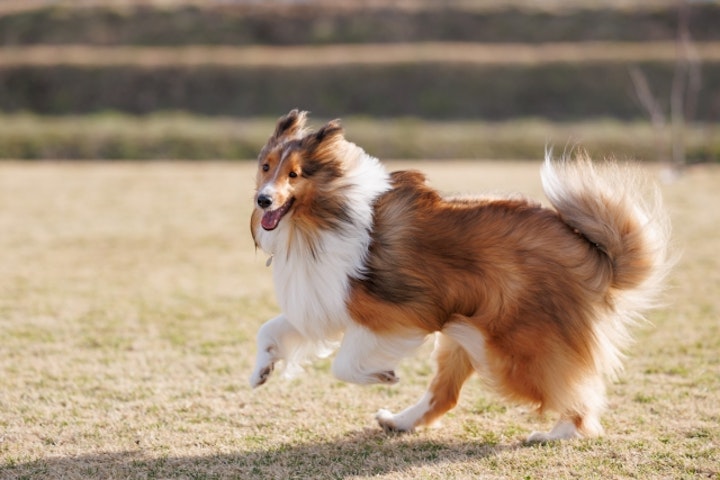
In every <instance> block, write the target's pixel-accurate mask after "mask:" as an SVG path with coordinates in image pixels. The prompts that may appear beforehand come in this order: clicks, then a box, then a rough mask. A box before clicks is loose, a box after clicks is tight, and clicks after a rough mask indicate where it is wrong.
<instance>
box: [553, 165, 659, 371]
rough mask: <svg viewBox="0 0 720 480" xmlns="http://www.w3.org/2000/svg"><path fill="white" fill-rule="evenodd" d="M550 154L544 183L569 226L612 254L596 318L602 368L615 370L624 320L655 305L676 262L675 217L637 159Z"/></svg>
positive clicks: (623, 337)
mask: <svg viewBox="0 0 720 480" xmlns="http://www.w3.org/2000/svg"><path fill="white" fill-rule="evenodd" d="M551 156H552V155H551V153H547V154H546V158H545V164H544V165H543V168H542V172H541V175H542V183H543V189H544V190H545V194H546V195H547V197H548V199H549V200H550V203H551V204H552V205H553V206H554V207H555V209H556V210H557V211H558V213H559V215H560V217H561V218H562V219H563V221H565V222H566V223H567V224H568V225H570V226H571V227H572V228H574V229H576V230H578V231H579V232H580V233H582V234H583V235H584V236H585V237H586V238H587V239H588V240H589V241H591V242H593V243H595V244H596V245H597V246H598V248H599V249H601V250H602V251H603V252H604V253H605V254H606V255H607V256H608V258H609V260H610V262H611V265H612V277H611V279H610V285H609V291H608V294H609V297H608V299H609V300H610V304H611V305H612V307H611V308H612V312H609V313H610V315H608V318H606V319H605V321H601V322H599V324H598V325H596V328H597V329H598V330H597V334H598V337H599V338H598V341H599V343H600V344H601V348H600V351H599V352H598V353H600V356H601V357H603V358H598V360H600V363H601V364H602V365H603V367H601V368H602V370H604V371H605V372H607V373H609V374H610V375H614V374H615V373H616V372H617V371H618V370H619V368H620V358H621V356H622V354H621V353H620V350H621V349H622V348H623V347H624V346H626V345H627V343H628V341H629V339H630V337H629V335H628V332H627V326H628V324H629V323H633V321H637V320H638V319H639V318H642V313H643V311H644V310H646V309H648V308H651V307H654V306H656V304H657V299H658V296H659V293H660V292H661V290H662V287H663V280H664V279H665V277H666V275H667V273H668V271H669V269H670V267H671V266H672V263H673V261H671V260H670V259H669V257H668V253H669V251H668V246H669V241H670V222H669V218H668V216H667V214H666V213H665V210H664V209H663V206H662V198H661V196H660V192H659V189H658V187H657V185H655V184H654V183H652V182H650V181H648V176H647V174H643V172H642V171H641V170H640V169H639V168H638V167H636V166H631V165H618V164H617V163H615V162H610V161H608V162H602V163H593V162H592V161H591V160H590V159H589V158H588V157H587V155H585V154H579V155H577V157H576V158H574V159H561V160H553V159H552V158H551Z"/></svg>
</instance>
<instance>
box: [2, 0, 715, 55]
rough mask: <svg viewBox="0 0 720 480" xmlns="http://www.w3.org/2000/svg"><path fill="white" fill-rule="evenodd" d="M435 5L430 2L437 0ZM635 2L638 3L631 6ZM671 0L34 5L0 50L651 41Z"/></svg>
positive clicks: (704, 8)
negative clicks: (617, 1)
mask: <svg viewBox="0 0 720 480" xmlns="http://www.w3.org/2000/svg"><path fill="white" fill-rule="evenodd" d="M438 3H440V2H438ZM638 3H639V2H638ZM676 24H677V11H676V6H675V5H674V4H673V3H672V2H668V4H667V5H665V6H661V5H653V6H646V7H642V5H641V4H639V5H638V6H637V7H635V8H632V7H628V8H623V9H617V8H616V9H613V8H604V7H603V6H602V5H597V6H596V7H594V8H586V9H583V8H574V9H556V10H541V9H517V8H503V7H502V3H501V2H498V5H497V6H496V7H495V8H484V9H469V8H467V9H463V8H458V7H453V6H452V5H450V4H449V5H444V6H443V4H440V5H438V6H437V7H434V8H430V7H425V8H417V9H413V8H406V9H403V8H392V6H388V7H386V8H372V9H360V8H352V7H348V6H347V5H338V6H336V7H332V6H331V5H330V4H327V3H325V4H322V5H314V4H312V2H310V3H304V4H303V3H299V4H295V5H286V4H283V5H277V4H275V5H262V4H261V3H259V4H253V3H252V2H249V3H241V4H230V3H224V4H223V3H220V2H218V3H211V2H208V6H206V7H203V8H200V7H198V6H185V7H175V8H173V7H164V8H152V7H150V6H136V7H112V6H108V7H104V8H98V7H94V8H68V7H63V6H57V7H48V8H41V9H38V10H30V11H25V12H21V13H15V14H7V15H4V16H0V41H1V42H2V43H3V44H5V45H21V44H38V43H58V44H82V43H92V44H96V45H118V44H131V45H191V44H192V45H201V44H208V45H210V44H212V45H217V44H229V45H250V44H268V45H291V44H293V45H297V44H331V43H363V42H364V43H367V42H397V41H403V42H418V41H470V42H531V43H536V42H551V41H562V42H570V41H586V40H611V41H621V40H625V41H632V40H638V41H656V40H668V39H673V38H675V36H676V30H677V27H676ZM718 25H720V8H718V6H717V4H713V3H711V2H708V3H707V4H694V5H693V6H692V9H691V20H690V27H691V32H692V35H693V38H695V39H696V40H713V39H720V28H718Z"/></svg>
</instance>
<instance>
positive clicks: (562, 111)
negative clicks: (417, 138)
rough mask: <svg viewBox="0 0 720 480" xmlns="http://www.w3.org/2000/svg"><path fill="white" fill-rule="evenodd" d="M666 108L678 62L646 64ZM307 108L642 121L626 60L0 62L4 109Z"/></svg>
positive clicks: (711, 105)
mask: <svg viewBox="0 0 720 480" xmlns="http://www.w3.org/2000/svg"><path fill="white" fill-rule="evenodd" d="M640 67H641V68H642V70H643V71H644V72H645V73H646V75H647V77H648V79H649V83H650V87H651V89H652V90H653V92H654V94H655V95H656V96H657V98H658V100H659V101H660V102H661V105H662V106H663V107H664V108H665V109H666V110H667V107H668V104H669V93H670V91H671V83H672V78H673V75H674V69H675V66H674V65H672V64H657V63H653V64H645V65H640ZM702 81H703V87H702V90H701V91H700V101H699V103H698V106H697V116H696V119H697V120H699V121H717V120H718V119H719V118H720V90H718V89H717V88H714V86H716V85H720V63H712V64H710V63H706V64H704V65H703V68H702ZM291 107H301V108H305V109H308V110H311V111H313V112H314V113H315V114H317V115H319V116H325V117H333V116H340V115H368V116H377V117H398V116H414V117H422V118H426V119H446V120H447V119H455V118H459V119H472V120H492V121H494V120H506V119H511V118H516V117H528V116H531V117H544V118H548V119H552V120H556V121H574V120H581V119H586V118H596V117H612V118H618V119H624V120H633V119H645V113H644V111H643V109H642V108H641V106H640V104H639V102H638V101H637V100H636V95H635V92H634V89H633V86H632V82H631V80H630V75H629V73H628V65H625V64H619V63H613V64H597V65H596V64H583V65H572V64H542V65H537V66H529V67H518V66H502V67H498V66H494V67H492V66H481V65H480V66H479V65H454V64H430V63H420V64H409V65H388V66H351V65H345V66H338V67H315V68H304V67H299V68H282V67H258V68H239V67H237V68H236V67H227V68H225V67H202V68H192V67H185V68H183V67H177V68H175V67H163V68H143V67H102V68H101V67H73V66H54V67H3V68H0V111H5V112H18V111H29V112H35V113H40V114H51V115H67V114H87V113H94V112H101V111H107V110H111V111H118V112H125V113H131V114H147V113H152V112H154V111H186V112H191V113H194V114H202V115H228V116H234V117H255V116H275V115H277V114H278V112H283V111H286V110H288V109H289V108H291Z"/></svg>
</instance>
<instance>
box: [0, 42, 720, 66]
mask: <svg viewBox="0 0 720 480" xmlns="http://www.w3.org/2000/svg"><path fill="white" fill-rule="evenodd" d="M694 48H695V50H696V54H697V57H698V58H699V59H700V60H703V61H707V62H717V61H720V42H705V43H697V44H695V45H694ZM676 49H677V46H676V44H675V43H674V42H648V43H643V42H636V43H633V42H586V43H547V44H538V45H530V44H477V43H411V44H382V45H331V46H294V47H269V46H257V47H206V46H190V47H92V46H84V45H65V46H49V45H44V46H32V47H9V48H4V49H2V50H0V66H4V67H10V66H53V65H74V66H120V65H131V66H139V67H148V68H152V67H163V66H203V65H217V66H225V67H241V66H244V67H266V66H286V67H317V66H332V65H357V64H367V65H391V64H415V63H423V62H426V63H427V62H432V63H454V64H477V65H484V64H487V65H536V64H542V63H577V64H583V63H598V62H651V61H658V62H672V61H674V60H675V58H676V55H677V50H676Z"/></svg>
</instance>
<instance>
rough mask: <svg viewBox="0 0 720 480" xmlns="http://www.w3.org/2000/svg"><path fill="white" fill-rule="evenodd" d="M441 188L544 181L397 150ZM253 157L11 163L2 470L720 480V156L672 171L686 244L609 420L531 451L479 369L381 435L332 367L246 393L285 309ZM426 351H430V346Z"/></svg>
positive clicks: (416, 367) (3, 280)
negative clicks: (255, 241)
mask: <svg viewBox="0 0 720 480" xmlns="http://www.w3.org/2000/svg"><path fill="white" fill-rule="evenodd" d="M392 166H393V167H408V166H414V167H420V168H422V169H424V170H426V171H428V172H429V173H430V178H431V180H432V182H433V183H434V184H435V185H436V186H437V187H439V188H441V189H443V190H445V191H448V192H457V191H487V190H490V191H524V192H526V193H528V194H531V195H533V196H537V195H539V194H540V187H539V179H538V174H537V172H538V167H539V164H538V163H537V162H535V163H492V162H474V163H452V162H450V163H416V164H412V165H410V164H407V163H393V164H392ZM251 177H252V165H250V164H239V163H234V164H229V163H202V164H190V163H152V164H143V163H134V164H133V163H117V164H101V163H94V164H73V163H64V164H60V163H32V164H31V163H2V164H0V232H1V233H0V252H2V260H1V261H0V339H1V340H0V342H1V343H0V345H1V346H0V478H3V479H11V478H12V479H15V478H65V479H74V478H132V479H136V478H137V479H146V478H183V479H184V478H198V479H206V478H242V479H254V478H257V479H265V478H278V479H287V478H371V477H372V478H387V479H422V478H576V477H579V478H599V477H604V478H720V467H719V466H718V465H720V463H719V462H718V460H719V459H720V427H719V426H718V425H719V424H720V408H719V407H718V404H720V360H718V351H720V321H719V320H718V313H719V310H720V302H719V300H718V299H720V260H718V255H717V248H718V246H719V245H718V225H720V209H718V208H717V206H718V205H720V189H718V187H717V185H718V184H720V169H718V168H717V167H698V168H694V169H691V170H690V171H688V173H687V174H686V175H685V176H683V177H681V178H680V180H679V181H678V182H676V183H674V184H672V185H666V186H664V187H663V189H664V193H665V196H666V199H667V203H668V207H669V209H670V211H671V213H672V216H673V219H674V224H675V232H676V239H677V243H678V245H679V246H680V247H681V249H682V250H683V251H684V254H683V257H682V260H681V261H680V263H679V265H678V266H677V268H676V270H675V272H674V274H673V276H672V278H671V285H672V290H671V291H670V293H669V294H668V297H667V300H668V303H669V306H668V308H666V309H664V310H661V311H658V312H656V313H654V314H653V315H652V316H651V320H652V321H653V322H654V324H655V326H654V327H652V328H643V329H641V330H640V331H639V332H638V339H639V342H638V343H637V345H636V346H635V347H634V348H633V349H632V350H631V351H630V352H629V360H628V362H627V369H626V372H625V373H624V374H623V376H622V378H621V379H620V381H619V382H617V383H615V384H613V385H611V386H610V389H609V390H610V391H609V394H610V409H609V411H608V413H607V414H606V416H605V418H604V423H605V426H606V428H607V436H605V437H604V438H602V439H598V440H590V441H576V442H569V443H560V444H551V445H544V446H543V445H536V446H527V445H525V444H524V443H523V442H522V439H523V438H524V437H525V436H526V435H527V434H528V433H529V431H530V430H532V429H534V428H547V427H549V426H550V425H551V422H552V419H551V418H545V419H536V418H534V417H532V416H531V415H529V414H527V413H526V412H525V411H524V410H523V409H522V408H520V407H514V406H508V405H506V404H504V403H502V402H500V401H498V400H497V399H496V398H495V397H493V396H492V395H491V394H489V393H487V391H486V390H485V389H483V388H482V386H481V385H480V382H478V381H477V380H474V381H471V382H470V383H469V384H468V386H467V387H466V389H465V391H464V395H463V398H462V400H461V404H460V405H459V406H458V408H457V409H456V410H455V411H454V412H452V413H451V414H450V415H449V416H448V417H447V418H446V420H445V425H444V427H443V428H441V429H438V430H429V431H421V432H418V433H416V434H411V435H405V436H387V435H385V434H383V433H382V432H381V431H380V430H379V429H378V428H377V427H376V426H375V424H374V421H373V418H372V414H373V412H374V411H375V410H376V409H378V408H379V407H388V408H390V409H395V410H397V409H400V408H402V407H404V406H406V405H407V404H408V403H410V402H412V401H414V400H415V399H416V397H417V396H419V395H420V394H421V392H422V391H423V389H424V387H425V384H426V382H427V381H428V378H429V376H430V375H431V371H432V365H431V364H430V363H429V362H428V361H427V359H426V356H423V355H421V356H418V357H417V358H415V359H410V360H408V361H407V362H405V363H404V364H403V367H402V370H401V372H400V376H401V377H402V382H401V383H400V384H399V385H397V386H393V387H369V388H362V387H356V386H351V385H347V384H344V383H342V382H339V381H336V380H334V379H333V378H332V377H331V375H330V373H329V371H328V366H329V364H328V362H326V361H321V362H318V363H317V364H315V365H313V366H312V367H311V368H309V369H308V372H307V374H306V375H304V376H302V377H300V378H297V379H295V380H291V381H281V380H280V379H279V378H274V379H273V381H271V382H270V383H269V384H268V385H266V386H265V387H263V388H261V389H259V390H256V391H251V390H250V389H249V387H248V386H247V382H246V378H247V376H248V375H249V373H250V368H251V363H252V356H253V355H254V346H253V337H254V334H255V331H256V329H257V327H258V326H259V325H260V323H262V322H263V321H264V320H266V319H267V318H269V317H270V316H271V315H274V314H275V312H276V305H275V301H274V297H273V292H272V286H271V281H270V272H269V271H268V270H267V269H266V268H265V266H264V263H265V258H264V257H263V256H262V255H259V254H256V253H255V251H254V249H253V246H252V242H251V240H250V237H249V234H248V229H247V224H248V213H249V209H250V201H249V200H250V197H251ZM423 353H427V348H425V349H424V351H423Z"/></svg>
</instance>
